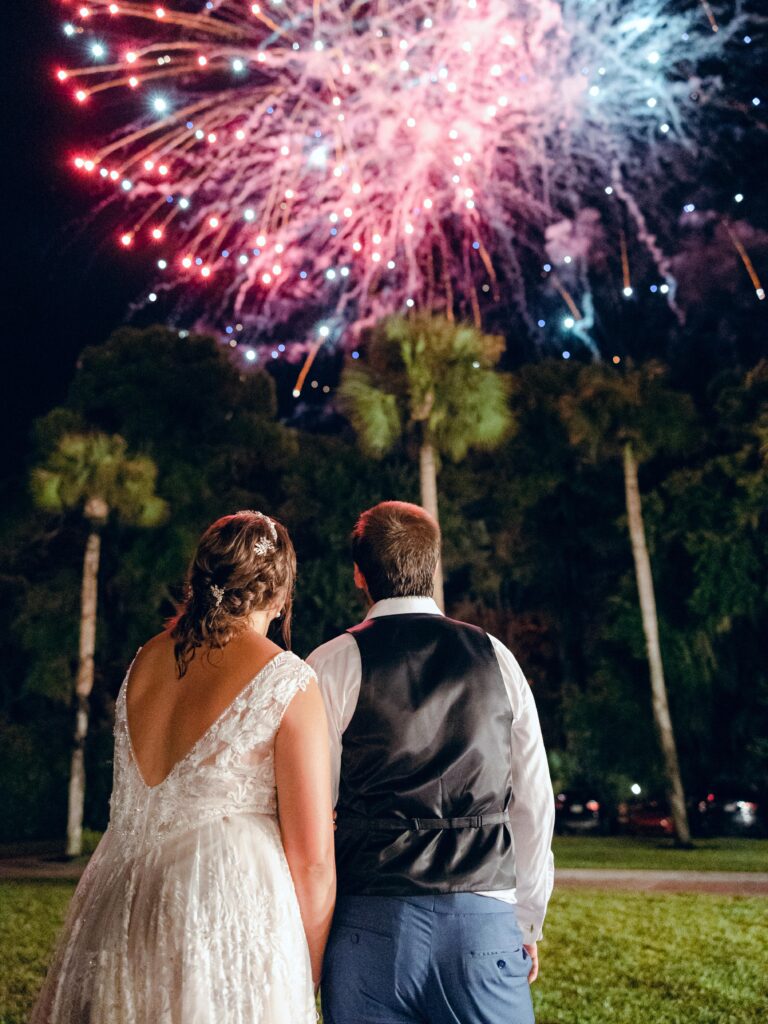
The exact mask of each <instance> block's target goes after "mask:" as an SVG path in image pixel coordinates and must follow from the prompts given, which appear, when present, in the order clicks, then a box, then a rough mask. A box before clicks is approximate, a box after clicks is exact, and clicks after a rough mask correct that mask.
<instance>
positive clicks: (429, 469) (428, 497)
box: [419, 441, 445, 610]
mask: <svg viewBox="0 0 768 1024" xmlns="http://www.w3.org/2000/svg"><path fill="white" fill-rule="evenodd" d="M419 482H420V484H421V505H422V508H425V509H426V510H427V512H429V514H430V515H431V516H433V517H434V519H435V521H436V522H437V523H439V522H440V516H439V513H438V509H437V465H436V463H435V449H434V448H433V447H432V445H431V444H430V443H429V442H428V441H424V442H422V445H421V447H420V448H419ZM433 593H434V598H435V601H436V602H437V604H438V606H439V607H440V609H441V610H445V599H444V597H443V562H442V558H440V559H438V562H437V572H436V573H435V588H434V591H433Z"/></svg>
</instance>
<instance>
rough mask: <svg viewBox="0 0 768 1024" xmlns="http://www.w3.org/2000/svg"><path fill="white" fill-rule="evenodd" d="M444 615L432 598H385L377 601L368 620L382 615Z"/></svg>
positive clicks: (367, 616)
mask: <svg viewBox="0 0 768 1024" xmlns="http://www.w3.org/2000/svg"><path fill="white" fill-rule="evenodd" d="M415 614H419V615H442V614H443V613H442V612H441V611H440V609H439V608H438V606H437V604H436V602H435V601H434V600H433V599H432V598H431V597H385V598H384V599H383V600H382V601H377V602H376V604H374V605H373V606H372V607H371V609H370V611H369V612H368V614H367V615H366V616H365V618H366V621H367V620H368V619H378V618H380V617H381V616H382V615H415Z"/></svg>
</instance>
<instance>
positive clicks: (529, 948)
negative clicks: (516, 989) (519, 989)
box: [523, 942, 539, 985]
mask: <svg viewBox="0 0 768 1024" xmlns="http://www.w3.org/2000/svg"><path fill="white" fill-rule="evenodd" d="M523 949H524V950H525V951H526V953H527V954H528V956H529V957H530V958H531V969H530V971H529V972H528V984H529V985H532V984H533V983H534V981H536V979H537V978H538V976H539V951H538V948H537V946H536V943H535V942H532V943H530V945H527V944H526V943H525V942H524V943H523Z"/></svg>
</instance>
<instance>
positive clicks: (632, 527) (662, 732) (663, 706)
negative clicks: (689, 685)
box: [624, 442, 691, 846]
mask: <svg viewBox="0 0 768 1024" xmlns="http://www.w3.org/2000/svg"><path fill="white" fill-rule="evenodd" d="M624 489H625V494H626V503H627V518H628V521H629V536H630V539H631V541H632V555H633V557H634V561H635V576H636V579H637V592H638V596H639V598H640V612H641V614H642V618H643V632H644V633H645V646H646V650H647V652H648V665H649V668H650V673H651V693H652V695H653V718H654V721H655V723H656V729H657V731H658V735H659V742H660V744H661V751H662V754H663V757H664V770H665V773H666V777H667V796H668V799H669V805H670V807H671V809H672V818H673V820H674V823H675V834H676V836H677V841H678V843H680V844H681V845H683V846H689V845H690V842H691V833H690V829H689V827H688V815H687V813H686V810H685V794H684V793H683V782H682V779H681V777H680V765H679V763H678V760H677V746H676V744H675V734H674V731H673V729H672V719H671V717H670V714H669V702H668V701H667V686H666V683H665V681H664V664H663V662H662V660H661V645H660V644H659V620H658V615H657V613H656V596H655V594H654V589H653V576H652V574H651V560H650V558H649V557H648V546H647V544H646V541H645V525H644V523H643V508H642V504H641V500H640V487H639V484H638V479H637V460H636V459H635V453H634V449H633V448H632V444H631V443H630V442H627V444H625V445H624Z"/></svg>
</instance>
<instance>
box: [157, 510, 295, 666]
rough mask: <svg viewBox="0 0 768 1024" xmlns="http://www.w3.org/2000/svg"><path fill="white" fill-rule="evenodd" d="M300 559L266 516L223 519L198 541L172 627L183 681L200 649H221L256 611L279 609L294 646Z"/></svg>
mask: <svg viewBox="0 0 768 1024" xmlns="http://www.w3.org/2000/svg"><path fill="white" fill-rule="evenodd" d="M295 578H296V553H295V551H294V550H293V544H292V543H291V538H290V537H289V535H288V531H287V530H286V528H285V527H284V526H283V525H282V523H279V522H277V520H276V519H272V518H271V517H269V516H265V515H264V514H263V513H262V512H251V511H246V512H236V513H235V514H234V515H232V516H223V517H222V518H221V519H217V520H216V522H215V523H213V524H212V525H211V526H209V527H208V529H207V530H206V531H205V533H204V534H203V535H202V537H201V538H200V541H199V543H198V545H197V551H196V552H195V556H194V558H193V559H192V564H191V565H190V567H189V572H188V574H187V583H186V593H185V601H184V606H183V607H182V609H181V611H180V612H179V614H178V615H177V616H176V617H175V618H174V619H172V620H171V621H170V622H169V623H168V629H169V631H170V634H171V636H172V637H173V639H174V640H175V641H176V642H175V644H174V654H175V657H176V668H177V671H178V673H179V678H181V676H183V675H184V673H185V672H186V671H187V668H188V666H189V663H190V661H191V660H192V659H193V658H194V656H195V651H196V650H197V648H198V647H203V646H205V647H206V648H208V650H209V651H210V650H212V649H219V650H220V649H221V648H223V647H225V646H226V645H227V644H228V643H229V641H230V640H231V639H232V638H233V637H234V636H236V635H237V634H238V633H239V632H241V631H242V630H243V629H245V628H246V626H247V620H248V616H249V615H250V614H251V612H253V611H257V610H259V609H262V608H268V607H269V606H270V605H275V604H279V605H281V606H282V609H283V621H282V636H283V642H284V644H285V646H286V647H290V644H291V609H292V606H293V585H294V581H295Z"/></svg>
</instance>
